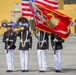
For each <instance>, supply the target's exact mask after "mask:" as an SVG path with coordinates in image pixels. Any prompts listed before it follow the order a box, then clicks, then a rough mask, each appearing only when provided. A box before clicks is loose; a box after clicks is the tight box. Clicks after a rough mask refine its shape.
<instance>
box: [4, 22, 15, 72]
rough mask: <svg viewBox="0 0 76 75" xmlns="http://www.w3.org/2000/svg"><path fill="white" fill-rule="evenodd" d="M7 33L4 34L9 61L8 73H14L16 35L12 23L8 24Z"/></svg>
mask: <svg viewBox="0 0 76 75" xmlns="http://www.w3.org/2000/svg"><path fill="white" fill-rule="evenodd" d="M7 25H8V27H7V31H6V32H4V34H3V42H4V43H5V47H4V49H5V54H6V60H7V67H8V70H7V71H6V72H13V70H14V49H15V48H16V46H15V43H16V33H15V32H14V31H13V30H12V26H13V24H12V23H9V24H7Z"/></svg>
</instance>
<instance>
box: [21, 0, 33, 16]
mask: <svg viewBox="0 0 76 75" xmlns="http://www.w3.org/2000/svg"><path fill="white" fill-rule="evenodd" d="M21 5H22V16H23V17H26V16H29V17H31V16H32V12H31V8H30V6H29V0H22V3H21Z"/></svg>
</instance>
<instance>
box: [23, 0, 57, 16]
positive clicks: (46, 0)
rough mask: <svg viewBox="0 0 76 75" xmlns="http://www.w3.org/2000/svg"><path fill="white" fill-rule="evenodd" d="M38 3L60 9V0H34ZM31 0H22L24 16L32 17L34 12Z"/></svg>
mask: <svg viewBox="0 0 76 75" xmlns="http://www.w3.org/2000/svg"><path fill="white" fill-rule="evenodd" d="M32 1H33V2H35V3H36V4H37V5H40V6H45V7H46V8H53V9H58V1H57V0H32ZM29 3H30V0H22V16H23V17H26V16H28V17H32V12H31V8H30V5H29Z"/></svg>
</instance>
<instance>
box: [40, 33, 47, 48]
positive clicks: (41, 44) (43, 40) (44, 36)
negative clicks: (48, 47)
mask: <svg viewBox="0 0 76 75" xmlns="http://www.w3.org/2000/svg"><path fill="white" fill-rule="evenodd" d="M44 39H45V32H44V36H43V40H42V41H40V42H42V44H41V45H40V46H41V47H42V46H43V43H44V42H46V40H44ZM39 44H40V43H39Z"/></svg>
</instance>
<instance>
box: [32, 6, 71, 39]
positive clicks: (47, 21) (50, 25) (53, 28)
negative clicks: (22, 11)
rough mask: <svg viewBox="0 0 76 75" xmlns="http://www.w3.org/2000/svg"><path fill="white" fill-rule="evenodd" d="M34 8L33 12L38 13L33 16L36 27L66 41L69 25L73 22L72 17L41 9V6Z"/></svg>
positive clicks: (52, 10)
mask: <svg viewBox="0 0 76 75" xmlns="http://www.w3.org/2000/svg"><path fill="white" fill-rule="evenodd" d="M31 8H32V6H31ZM33 8H34V9H33V10H35V12H36V13H35V12H34V14H33V16H34V21H35V26H36V27H37V28H38V29H40V30H43V31H46V32H49V33H51V32H52V33H54V34H57V35H59V36H60V37H62V38H64V39H66V38H67V37H68V36H69V34H70V29H69V25H70V22H71V18H70V17H68V16H66V15H65V14H63V13H61V12H59V11H57V10H54V9H48V8H46V7H41V6H40V5H38V6H37V5H36V6H35V7H33Z"/></svg>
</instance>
